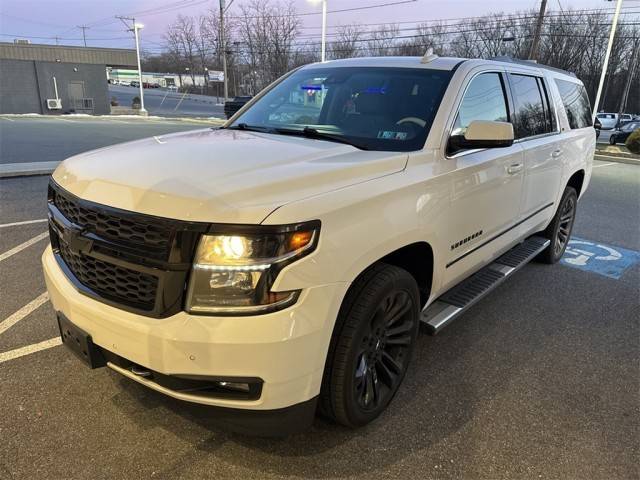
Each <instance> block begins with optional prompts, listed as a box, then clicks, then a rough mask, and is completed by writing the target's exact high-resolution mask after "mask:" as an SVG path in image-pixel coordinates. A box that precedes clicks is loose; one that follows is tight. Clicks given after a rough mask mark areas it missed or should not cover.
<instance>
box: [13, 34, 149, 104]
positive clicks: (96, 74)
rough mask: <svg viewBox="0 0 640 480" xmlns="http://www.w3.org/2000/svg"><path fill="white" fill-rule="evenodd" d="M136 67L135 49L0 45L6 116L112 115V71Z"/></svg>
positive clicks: (18, 44)
mask: <svg viewBox="0 0 640 480" xmlns="http://www.w3.org/2000/svg"><path fill="white" fill-rule="evenodd" d="M136 65H137V62H136V52H135V50H125V49H118V48H94V47H68V46H56V45H35V44H20V43H2V42H0V114H1V113H40V114H51V115H57V114H64V113H88V114H96V115H104V114H109V113H110V111H111V107H110V98H109V90H108V83H107V73H106V72H107V67H120V68H127V67H135V66H136Z"/></svg>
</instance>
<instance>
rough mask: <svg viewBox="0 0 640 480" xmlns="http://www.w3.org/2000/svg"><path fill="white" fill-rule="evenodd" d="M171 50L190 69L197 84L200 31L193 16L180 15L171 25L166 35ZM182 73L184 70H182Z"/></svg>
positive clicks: (191, 75) (193, 81)
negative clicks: (197, 29)
mask: <svg viewBox="0 0 640 480" xmlns="http://www.w3.org/2000/svg"><path fill="white" fill-rule="evenodd" d="M165 39H166V41H167V45H168V48H169V51H170V52H171V53H172V55H173V56H174V57H175V58H177V59H180V60H181V63H183V64H184V65H185V68H188V69H189V72H188V74H189V76H190V77H191V81H192V83H193V84H194V85H195V83H196V81H195V74H196V67H197V66H198V67H199V66H200V65H199V64H200V61H199V54H198V33H197V31H196V25H195V21H194V20H193V18H192V17H185V16H183V15H178V18H177V19H176V21H175V22H174V23H172V24H171V25H169V29H168V30H167V33H166V35H165ZM180 73H182V72H180Z"/></svg>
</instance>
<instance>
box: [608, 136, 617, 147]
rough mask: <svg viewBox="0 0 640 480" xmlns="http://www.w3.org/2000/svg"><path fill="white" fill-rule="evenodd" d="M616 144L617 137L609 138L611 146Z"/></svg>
mask: <svg viewBox="0 0 640 480" xmlns="http://www.w3.org/2000/svg"><path fill="white" fill-rule="evenodd" d="M615 144H616V136H615V135H611V136H610V137H609V145H615Z"/></svg>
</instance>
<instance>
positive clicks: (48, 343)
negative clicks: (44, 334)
mask: <svg viewBox="0 0 640 480" xmlns="http://www.w3.org/2000/svg"><path fill="white" fill-rule="evenodd" d="M61 344H62V340H61V339H60V337H53V338H50V339H49V340H45V341H44V342H40V343H34V344H33V345H27V346H26V347H21V348H16V349H15V350H9V351H8V352H2V353H0V363H3V362H8V361H9V360H13V359H15V358H20V357H24V356H25V355H29V354H31V353H36V352H40V351H41V350H46V349H48V348H52V347H57V346H58V345H61Z"/></svg>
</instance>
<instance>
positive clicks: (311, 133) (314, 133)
mask: <svg viewBox="0 0 640 480" xmlns="http://www.w3.org/2000/svg"><path fill="white" fill-rule="evenodd" d="M273 131H274V132H277V133H280V134H282V135H297V136H300V137H307V138H314V139H316V140H328V141H330V142H337V143H345V144H347V145H351V146H352V147H356V148H359V149H360V150H369V147H368V146H367V145H365V144H364V143H360V142H354V141H353V140H349V139H348V138H345V137H343V136H342V135H335V134H333V133H327V132H321V131H319V130H316V129H315V128H312V127H309V126H306V127H304V128H303V129H302V130H297V129H295V128H274V129H273Z"/></svg>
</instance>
